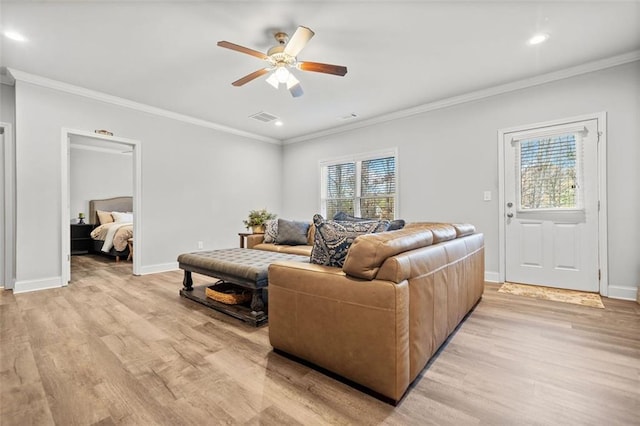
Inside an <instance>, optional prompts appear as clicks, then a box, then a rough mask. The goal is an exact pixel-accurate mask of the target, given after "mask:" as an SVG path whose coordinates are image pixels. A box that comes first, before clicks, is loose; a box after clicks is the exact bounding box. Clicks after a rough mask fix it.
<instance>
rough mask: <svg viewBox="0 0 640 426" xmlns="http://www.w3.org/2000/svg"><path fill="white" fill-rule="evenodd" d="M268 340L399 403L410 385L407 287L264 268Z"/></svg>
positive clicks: (310, 268)
mask: <svg viewBox="0 0 640 426" xmlns="http://www.w3.org/2000/svg"><path fill="white" fill-rule="evenodd" d="M269 339H270V342H271V345H272V346H273V347H274V348H276V349H279V350H282V351H284V352H287V353H289V354H292V355H294V356H297V357H300V358H302V359H305V360H307V361H310V362H312V363H314V364H316V365H318V366H320V367H323V368H326V369H328V370H330V371H333V372H335V373H337V374H339V375H341V376H343V377H346V378H347V379H350V380H353V381H355V382H357V383H360V384H362V385H364V386H366V387H368V388H370V389H372V390H374V391H375V392H378V393H380V394H381V395H384V396H386V397H388V398H391V399H393V400H395V401H398V400H399V399H400V398H401V397H402V395H403V393H404V391H405V390H406V388H407V386H408V385H409V383H410V377H409V371H410V365H409V364H410V361H409V288H408V283H407V281H403V282H401V283H393V282H391V281H383V280H371V281H369V280H362V279H358V278H354V277H350V276H348V275H346V274H345V273H344V272H342V270H341V269H340V268H333V267H329V266H323V265H315V264H307V263H301V262H276V263H274V264H272V265H270V266H269Z"/></svg>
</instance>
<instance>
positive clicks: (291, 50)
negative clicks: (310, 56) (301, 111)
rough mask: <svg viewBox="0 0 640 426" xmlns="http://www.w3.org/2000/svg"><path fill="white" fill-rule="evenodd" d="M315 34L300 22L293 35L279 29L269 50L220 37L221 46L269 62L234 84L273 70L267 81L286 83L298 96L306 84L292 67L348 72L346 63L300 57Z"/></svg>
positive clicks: (275, 83)
mask: <svg viewBox="0 0 640 426" xmlns="http://www.w3.org/2000/svg"><path fill="white" fill-rule="evenodd" d="M314 34H315V33H314V32H313V31H311V30H310V29H309V28H307V27H303V26H299V27H298V28H297V29H296V32H295V33H293V36H292V37H291V38H289V36H288V35H287V34H286V33H284V32H277V33H275V34H274V37H275V39H276V41H277V42H278V44H277V45H276V46H274V47H272V48H271V49H269V50H268V51H267V53H266V54H264V53H262V52H258V51H257V50H253V49H249V48H248V47H244V46H240V45H237V44H234V43H230V42H228V41H219V42H218V46H220V47H225V48H227V49H231V50H235V51H237V52H241V53H246V54H247V55H251V56H255V57H257V58H260V59H263V60H265V61H266V62H267V64H268V65H267V66H266V67H265V68H261V69H259V70H257V71H254V72H252V73H251V74H247V75H245V76H244V77H242V78H240V79H238V80H236V81H234V82H233V83H231V84H232V85H234V86H237V87H239V86H242V85H244V84H246V83H248V82H250V81H252V80H255V79H256V78H258V77H261V76H263V75H265V74H267V73H269V72H271V71H273V73H272V74H271V75H270V76H269V77H268V78H267V80H266V81H267V83H269V84H271V85H272V86H273V87H275V88H276V89H277V88H278V87H279V86H280V83H283V84H286V85H287V89H289V92H290V93H291V95H292V96H293V97H294V98H297V97H298V96H302V94H303V91H302V86H300V82H299V81H298V79H297V78H296V77H295V76H294V75H293V74H292V73H291V72H290V71H289V69H292V68H297V69H299V70H302V71H314V72H321V73H325V74H333V75H339V76H344V75H345V74H346V73H347V67H343V66H341V65H331V64H322V63H319V62H308V61H298V58H297V56H298V53H300V51H301V50H302V49H303V48H304V46H305V45H306V44H307V43H308V42H309V40H311V37H313V36H314Z"/></svg>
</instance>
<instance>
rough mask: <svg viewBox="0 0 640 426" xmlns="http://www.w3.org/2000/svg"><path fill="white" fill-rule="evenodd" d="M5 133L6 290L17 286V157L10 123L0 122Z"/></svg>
mask: <svg viewBox="0 0 640 426" xmlns="http://www.w3.org/2000/svg"><path fill="white" fill-rule="evenodd" d="M0 127H1V128H2V129H3V132H4V164H3V165H2V166H3V168H4V171H3V173H4V223H0V226H4V242H3V244H4V259H1V260H0V262H2V263H3V271H4V276H3V277H2V283H3V284H4V289H5V290H9V289H13V287H14V285H15V251H16V250H15V249H16V245H15V241H16V240H15V228H16V227H15V209H16V207H15V186H16V185H15V161H14V159H15V155H14V142H13V131H12V127H11V124H10V123H4V122H0Z"/></svg>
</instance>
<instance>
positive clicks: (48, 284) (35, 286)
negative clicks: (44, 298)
mask: <svg viewBox="0 0 640 426" xmlns="http://www.w3.org/2000/svg"><path fill="white" fill-rule="evenodd" d="M58 287H62V278H61V277H51V278H42V279H39V280H26V281H16V282H15V285H14V286H13V294H19V293H27V292H30V291H38V290H47V289H50V288H58Z"/></svg>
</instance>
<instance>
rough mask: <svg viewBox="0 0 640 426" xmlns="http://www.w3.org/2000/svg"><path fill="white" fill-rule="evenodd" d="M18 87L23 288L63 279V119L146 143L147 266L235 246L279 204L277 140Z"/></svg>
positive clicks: (19, 276) (140, 251)
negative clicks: (253, 217)
mask: <svg viewBox="0 0 640 426" xmlns="http://www.w3.org/2000/svg"><path fill="white" fill-rule="evenodd" d="M15 90H16V136H17V152H16V169H17V170H16V173H17V198H18V199H17V229H16V231H17V247H18V249H17V265H16V268H17V269H16V280H17V282H16V289H18V290H19V287H20V288H25V289H26V288H44V287H48V286H56V285H59V283H60V277H61V270H60V269H61V256H62V255H61V252H60V251H61V248H60V245H61V244H60V238H61V229H60V226H61V225H60V224H61V220H62V219H61V188H60V185H61V170H60V169H61V155H62V142H61V129H62V128H63V127H66V128H71V129H79V130H87V131H93V130H94V129H108V130H110V131H112V132H113V133H114V135H116V136H120V137H124V138H128V139H134V140H139V141H141V152H142V195H141V198H142V217H141V221H142V238H143V239H142V242H141V246H140V248H136V255H137V256H140V260H141V267H142V272H143V273H145V272H152V271H155V270H162V269H167V268H171V267H175V266H176V263H175V262H176V258H177V256H178V254H179V253H183V252H186V251H194V250H196V249H197V242H198V241H203V242H204V247H205V248H209V249H211V248H223V247H234V246H237V244H238V236H237V232H240V231H243V230H244V227H243V225H242V219H244V218H245V217H246V215H247V213H248V211H249V210H251V209H255V208H257V207H267V208H269V209H271V210H273V211H276V212H278V211H279V210H280V207H281V183H282V176H281V170H282V162H281V147H280V146H278V145H274V144H269V143H265V142H258V141H255V140H251V139H248V138H244V137H240V136H235V135H231V134H226V133H221V132H218V131H215V130H212V129H207V128H203V127H199V126H195V125H192V124H187V123H184V122H180V121H176V120H172V119H168V118H164V117H160V116H155V115H151V114H147V113H143V112H139V111H136V110H133V109H129V108H124V107H120V106H116V105H112V104H108V103H105V102H100V101H96V100H93V99H89V98H85V97H82V96H77V95H71V94H68V93H63V92H59V91H56V90H53V89H48V88H44V87H41V86H37V85H34V84H31V83H26V82H23V81H17V82H16V88H15ZM36 254H37V255H36ZM178 284H179V283H176V285H178Z"/></svg>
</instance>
